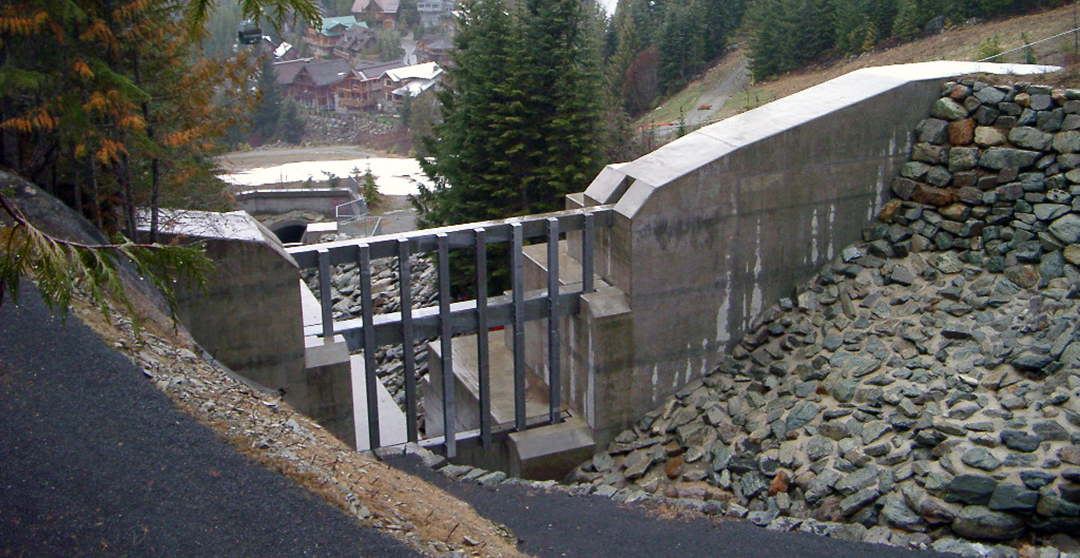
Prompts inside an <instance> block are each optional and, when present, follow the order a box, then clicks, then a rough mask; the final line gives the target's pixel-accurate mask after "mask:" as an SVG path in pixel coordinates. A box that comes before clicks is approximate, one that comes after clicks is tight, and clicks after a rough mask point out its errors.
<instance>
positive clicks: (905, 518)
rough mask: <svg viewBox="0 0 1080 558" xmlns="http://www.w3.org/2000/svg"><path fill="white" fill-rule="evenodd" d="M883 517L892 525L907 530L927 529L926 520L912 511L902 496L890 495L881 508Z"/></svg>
mask: <svg viewBox="0 0 1080 558" xmlns="http://www.w3.org/2000/svg"><path fill="white" fill-rule="evenodd" d="M881 517H882V518H884V519H885V521H886V522H888V523H889V524H890V525H892V526H894V527H898V528H900V529H904V530H906V531H925V530H926V522H925V521H923V519H922V518H921V517H919V514H917V513H915V512H913V511H911V508H909V507H907V505H905V504H904V501H903V500H902V499H901V498H894V497H889V498H888V499H887V500H886V502H885V506H884V507H883V508H882V509H881Z"/></svg>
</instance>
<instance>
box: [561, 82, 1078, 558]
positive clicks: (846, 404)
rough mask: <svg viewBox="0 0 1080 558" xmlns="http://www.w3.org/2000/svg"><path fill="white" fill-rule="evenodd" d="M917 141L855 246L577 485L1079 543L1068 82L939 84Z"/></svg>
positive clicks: (982, 536)
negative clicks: (1054, 85) (1064, 86)
mask: <svg viewBox="0 0 1080 558" xmlns="http://www.w3.org/2000/svg"><path fill="white" fill-rule="evenodd" d="M914 138H915V143H914V146H913V148H912V155H911V161H910V162H909V163H908V164H906V165H905V166H904V167H903V169H902V172H901V176H899V177H897V178H896V180H895V181H894V182H893V183H892V190H893V192H894V193H895V194H896V199H893V200H891V201H890V202H888V203H887V204H886V205H885V206H884V209H883V210H882V212H881V214H880V220H879V222H877V223H875V224H874V225H872V226H870V227H868V228H867V229H866V230H865V231H864V234H863V239H864V241H863V242H861V243H858V244H856V245H852V246H849V247H847V248H846V249H844V250H843V251H842V253H841V254H839V255H838V256H837V257H836V258H835V259H834V261H832V262H831V263H830V264H827V265H825V266H824V267H823V268H822V269H821V270H820V271H819V273H818V274H817V276H816V277H815V278H814V279H812V280H811V281H810V282H809V283H808V284H806V285H804V286H803V287H802V288H801V289H799V290H798V292H797V293H795V294H794V295H793V296H790V297H788V298H784V299H782V300H780V301H779V302H778V303H777V304H775V305H774V306H772V307H771V308H768V309H767V310H765V311H764V312H763V313H762V314H761V316H759V317H758V319H757V321H756V323H755V325H754V327H753V329H752V331H751V332H750V333H749V334H748V335H746V336H745V337H744V338H743V339H742V341H741V342H740V343H738V344H737V345H736V346H734V347H733V348H732V349H731V350H730V351H729V354H728V356H727V357H725V359H724V361H723V363H722V364H721V365H720V366H719V367H718V368H717V369H716V370H714V371H713V372H712V373H711V374H709V375H708V376H707V377H705V378H704V379H702V380H699V381H696V382H694V383H691V384H690V385H688V386H686V387H685V388H684V389H682V390H681V391H680V392H678V393H677V394H676V395H675V396H674V397H671V398H670V399H668V400H667V401H666V402H665V403H664V404H663V405H662V406H661V407H660V408H658V409H655V410H653V411H651V412H649V413H647V414H646V415H645V416H644V418H642V419H641V420H640V421H639V422H638V424H637V425H636V426H635V427H634V428H632V429H630V430H626V431H625V432H623V433H622V434H621V435H619V436H618V437H617V438H616V439H615V441H614V442H612V443H611V444H610V445H609V446H608V448H607V451H605V452H603V453H600V454H598V455H596V456H595V457H594V458H593V459H592V460H591V461H589V462H588V463H585V464H584V465H582V466H581V467H580V468H579V469H578V470H577V471H575V473H574V475H573V480H575V481H577V482H579V483H583V484H584V486H585V488H577V489H575V490H585V491H591V492H595V493H603V494H607V495H610V496H617V495H620V494H621V495H623V496H621V497H622V498H625V499H626V500H632V499H635V498H642V497H668V498H675V499H680V500H686V499H691V500H694V501H696V502H699V503H698V504H693V505H694V506H697V507H702V506H706V507H713V506H715V507H716V510H718V511H717V513H721V512H720V511H719V510H723V511H722V513H724V514H726V515H733V516H736V517H743V516H745V517H747V518H749V519H750V520H751V521H754V522H755V523H759V524H761V525H766V526H769V528H781V529H791V530H805V529H809V530H811V531H815V532H816V531H822V530H823V531H829V530H833V531H834V532H842V533H853V532H855V531H857V532H858V533H859V535H858V536H859V537H860V538H862V539H863V540H873V541H874V542H890V543H893V544H901V545H904V546H913V547H928V546H932V547H933V548H935V549H937V550H944V551H954V552H958V553H960V554H963V555H970V556H989V555H995V556H997V555H1000V556H1018V555H1020V554H1023V552H1026V553H1027V554H1028V555H1032V556H1034V555H1039V556H1044V555H1045V556H1050V555H1051V554H1053V555H1054V556H1057V555H1058V554H1057V552H1058V551H1056V550H1053V549H1044V550H1045V553H1043V554H1038V552H1042V551H1035V552H1036V554H1031V552H1032V550H1031V547H1025V548H1026V550H1024V549H1021V550H1023V552H1020V551H1018V550H1017V549H1016V548H1014V547H1012V546H1003V545H998V546H981V545H977V544H976V545H972V544H969V543H963V542H962V541H961V540H960V539H969V540H981V541H1005V542H1010V543H1014V542H1015V541H1018V540H1020V539H1021V538H1024V537H1029V538H1025V539H1023V540H1031V539H1030V537H1035V538H1036V540H1042V541H1045V542H1050V543H1053V544H1055V545H1056V546H1057V547H1058V548H1060V549H1061V550H1062V551H1066V552H1068V553H1070V554H1069V555H1072V556H1080V545H1078V543H1077V541H1076V540H1075V539H1074V538H1072V536H1075V534H1076V533H1080V329H1078V325H1080V322H1078V321H1077V312H1078V310H1080V303H1078V299H1080V269H1078V267H1077V266H1078V265H1080V245H1078V244H1077V243H1078V242H1080V91H1077V90H1056V89H1051V88H1048V87H1041V86H1036V85H1029V84H1018V85H1016V86H1013V87H999V86H992V85H989V84H986V83H982V82H978V81H972V80H963V81H959V82H950V83H947V84H945V85H944V88H943V95H942V97H941V98H940V99H939V100H938V101H937V102H936V103H935V104H934V106H933V109H932V112H931V117H930V118H928V119H926V120H924V121H922V122H921V123H920V124H919V125H918V128H917V129H916V130H915V136H914ZM1070 534H1072V536H1070ZM834 536H835V535H834ZM843 536H847V535H843ZM853 536H854V535H853Z"/></svg>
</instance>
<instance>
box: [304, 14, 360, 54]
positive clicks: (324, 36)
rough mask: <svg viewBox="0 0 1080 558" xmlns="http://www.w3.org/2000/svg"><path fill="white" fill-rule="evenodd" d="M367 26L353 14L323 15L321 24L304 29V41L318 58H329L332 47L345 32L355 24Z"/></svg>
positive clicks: (332, 51)
mask: <svg viewBox="0 0 1080 558" xmlns="http://www.w3.org/2000/svg"><path fill="white" fill-rule="evenodd" d="M358 25H359V26H363V27H364V28H366V27H367V24H366V23H364V22H362V21H357V20H356V17H355V16H351V15H349V16H341V17H324V18H323V19H322V25H320V26H318V27H308V28H307V30H306V31H304V42H305V43H307V44H308V46H310V47H311V52H312V53H313V54H315V56H317V57H319V58H331V57H333V56H334V47H335V46H337V43H338V40H339V39H340V38H341V37H342V36H343V35H345V32H346V31H348V30H349V29H351V28H353V27H355V26H358Z"/></svg>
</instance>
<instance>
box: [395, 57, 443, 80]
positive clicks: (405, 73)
mask: <svg viewBox="0 0 1080 558" xmlns="http://www.w3.org/2000/svg"><path fill="white" fill-rule="evenodd" d="M442 71H443V70H442V68H440V67H439V65H438V64H436V63H434V62H425V63H423V64H414V65H412V66H405V67H402V68H395V69H393V70H387V71H386V77H388V78H390V79H392V80H394V81H405V80H430V79H435V78H437V77H439V75H440V74H442Z"/></svg>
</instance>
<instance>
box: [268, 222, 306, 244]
mask: <svg viewBox="0 0 1080 558" xmlns="http://www.w3.org/2000/svg"><path fill="white" fill-rule="evenodd" d="M306 229H307V226H306V225H286V226H284V227H279V228H276V229H274V234H276V235H277V237H278V240H280V241H281V243H282V244H291V243H295V242H300V241H301V240H303V238H304V231H305V230H306Z"/></svg>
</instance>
